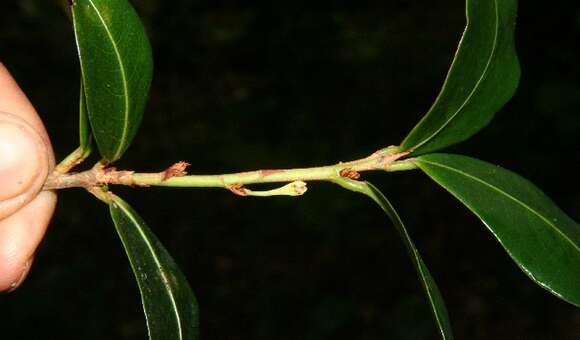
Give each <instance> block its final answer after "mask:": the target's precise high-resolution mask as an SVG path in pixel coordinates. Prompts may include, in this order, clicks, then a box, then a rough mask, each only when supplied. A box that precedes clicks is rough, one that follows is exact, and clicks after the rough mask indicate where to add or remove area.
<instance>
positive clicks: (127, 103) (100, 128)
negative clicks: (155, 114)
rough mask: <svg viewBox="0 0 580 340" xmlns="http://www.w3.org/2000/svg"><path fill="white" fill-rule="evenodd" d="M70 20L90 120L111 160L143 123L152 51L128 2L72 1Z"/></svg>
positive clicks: (104, 151)
mask: <svg viewBox="0 0 580 340" xmlns="http://www.w3.org/2000/svg"><path fill="white" fill-rule="evenodd" d="M72 17H73V25H74V31H75V35H76V41H77V47H78V52H79V58H80V64H81V74H82V79H83V84H84V92H85V99H86V106H87V109H88V117H89V121H90V123H91V126H92V130H93V135H94V137H95V141H96V143H97V147H98V149H99V151H100V153H101V155H102V156H103V158H104V159H105V160H106V161H108V162H113V161H115V160H117V159H119V158H120V157H121V156H122V154H123V153H124V152H125V151H126V150H127V148H128V147H129V145H130V144H131V142H132V140H133V138H134V137H135V134H136V133H137V130H138V129H139V125H140V123H141V118H142V115H143V110H144V108H145V103H146V100H147V95H148V92H149V87H150V84H151V77H152V72H153V61H152V56H151V47H150V45H149V40H148V39H147V35H146V33H145V29H144V27H143V25H142V23H141V21H140V19H139V17H138V15H137V13H136V12H135V10H134V9H133V7H131V5H130V4H129V3H128V2H127V1H126V0H75V1H73V5H72Z"/></svg>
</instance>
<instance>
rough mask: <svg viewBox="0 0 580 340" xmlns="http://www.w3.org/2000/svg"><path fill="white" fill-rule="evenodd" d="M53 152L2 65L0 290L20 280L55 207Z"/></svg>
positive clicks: (33, 114)
mask: <svg viewBox="0 0 580 340" xmlns="http://www.w3.org/2000/svg"><path fill="white" fill-rule="evenodd" d="M53 168H54V153H53V151H52V147H51V145H50V140H49V138H48V134H47V133H46V130H45V128H44V125H43V123H42V121H41V119H40V117H39V116H38V113H37V112H36V110H35V109H34V107H33V106H32V104H31V103H30V101H29V100H28V98H27V97H26V95H25V94H24V92H22V90H21V89H20V87H19V86H18V84H17V83H16V81H15V80H14V79H13V78H12V76H11V75H10V73H9V72H8V70H7V69H6V67H5V66H4V65H3V64H2V63H1V62H0V291H12V290H14V289H16V288H17V287H18V286H19V285H20V284H21V283H22V281H24V279H25V277H26V275H27V274H28V271H29V270H30V266H31V265H32V261H33V258H34V253H35V251H36V248H37V247H38V245H39V243H40V241H41V240H42V237H43V236H44V233H45V232H46V229H47V227H48V224H49V221H50V218H51V217H52V214H53V212H54V208H55V205H56V194H55V193H54V192H51V191H42V186H43V184H44V181H45V179H46V177H47V176H48V174H49V173H50V172H51V171H52V169H53Z"/></svg>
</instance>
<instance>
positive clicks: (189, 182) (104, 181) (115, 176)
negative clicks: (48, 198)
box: [44, 147, 416, 196]
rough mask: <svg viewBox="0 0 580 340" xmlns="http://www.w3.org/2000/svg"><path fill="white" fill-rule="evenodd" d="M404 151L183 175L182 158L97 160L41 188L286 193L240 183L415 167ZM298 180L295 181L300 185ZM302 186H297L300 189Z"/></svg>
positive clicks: (328, 178) (353, 175) (333, 179)
mask: <svg viewBox="0 0 580 340" xmlns="http://www.w3.org/2000/svg"><path fill="white" fill-rule="evenodd" d="M407 155H408V152H400V151H399V149H398V148H397V147H388V148H384V149H381V150H379V151H377V152H375V153H373V154H371V155H370V156H368V157H365V158H362V159H359V160H354V161H350V162H339V163H338V164H335V165H328V166H321V167H311V168H296V169H263V170H255V171H247V172H239V173H231V174H220V175H186V174H185V167H186V166H187V165H188V164H187V163H185V162H179V163H176V164H174V165H172V166H171V167H169V168H167V169H166V170H164V171H161V172H156V173H135V172H133V171H119V170H116V169H115V168H106V167H105V165H104V164H102V163H97V164H96V165H95V166H94V167H93V168H92V169H91V170H88V171H85V172H80V173H72V174H62V173H54V174H53V175H51V176H49V178H48V179H47V181H46V183H45V186H44V189H45V190H55V189H64V188H73V187H83V188H87V189H89V188H93V187H98V186H103V185H129V186H137V187H148V186H164V187H205V188H208V187H213V188H225V189H228V190H230V191H232V192H233V193H235V194H238V195H241V196H273V195H282V194H283V195H287V194H288V193H289V192H292V190H290V191H289V188H291V187H292V186H291V187H287V186H284V187H281V188H278V189H274V190H268V191H251V190H249V189H246V188H244V185H248V184H257V183H275V182H288V183H289V182H296V183H301V182H308V181H331V182H336V180H337V179H340V178H349V179H353V180H356V179H358V178H359V177H360V172H364V171H376V170H381V171H389V172H391V171H402V170H411V169H415V168H416V166H415V164H414V163H413V161H412V159H402V158H403V157H405V156H407ZM300 186H301V184H299V185H298V187H300ZM304 191H306V190H305V187H304V188H303V190H302V189H301V190H298V192H299V193H303V192H304Z"/></svg>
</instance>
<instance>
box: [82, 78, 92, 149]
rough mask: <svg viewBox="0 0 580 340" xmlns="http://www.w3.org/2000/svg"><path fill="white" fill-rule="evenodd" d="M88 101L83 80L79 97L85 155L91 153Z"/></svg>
mask: <svg viewBox="0 0 580 340" xmlns="http://www.w3.org/2000/svg"><path fill="white" fill-rule="evenodd" d="M87 115H88V113H87V102H86V99H85V91H84V86H83V82H82V80H81V93H80V99H79V145H80V149H81V152H82V154H83V156H88V155H89V154H90V153H91V127H90V126H89V120H88V119H89V117H88V116H87Z"/></svg>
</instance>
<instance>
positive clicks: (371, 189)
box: [337, 179, 453, 340]
mask: <svg viewBox="0 0 580 340" xmlns="http://www.w3.org/2000/svg"><path fill="white" fill-rule="evenodd" d="M337 184H339V185H341V186H343V187H344V188H347V189H349V190H352V191H355V192H359V193H362V194H364V195H366V196H368V197H370V198H371V199H372V200H373V201H375V203H377V204H378V205H379V206H380V207H381V209H383V211H384V212H385V213H386V214H387V216H388V217H389V219H390V220H391V222H392V223H393V225H394V226H395V228H396V229H397V231H398V233H399V236H400V237H401V240H402V241H403V243H404V244H405V247H406V249H407V251H408V253H409V257H410V258H411V261H412V262H413V266H414V267H415V270H416V271H417V276H418V277H419V281H420V282H421V286H422V288H423V291H424V292H425V296H426V298H427V301H428V303H429V308H430V309H431V312H432V315H433V317H434V320H435V324H436V326H437V331H438V333H439V335H440V337H441V339H444V340H451V339H453V333H452V329H451V323H450V322H449V315H448V313H447V308H446V307H445V302H444V300H443V297H442V296H441V292H440V291H439V288H438V287H437V284H436V283H435V280H434V279H433V277H432V276H431V273H430V272H429V270H428V269H427V266H426V265H425V262H423V259H422V258H421V255H420V254H419V251H418V250H417V248H416V247H415V244H414V243H413V240H412V239H411V235H409V232H408V231H407V228H406V227H405V225H404V223H403V221H402V220H401V218H400V217H399V214H398V213H397V211H396V210H395V208H394V207H393V205H392V204H391V202H390V201H389V200H388V199H387V198H386V197H385V195H383V193H382V192H381V191H380V190H379V189H377V188H376V187H375V186H374V185H372V184H371V183H369V182H360V181H352V180H345V179H343V180H340V181H337Z"/></svg>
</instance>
